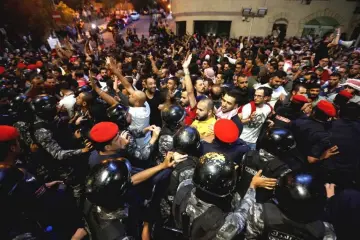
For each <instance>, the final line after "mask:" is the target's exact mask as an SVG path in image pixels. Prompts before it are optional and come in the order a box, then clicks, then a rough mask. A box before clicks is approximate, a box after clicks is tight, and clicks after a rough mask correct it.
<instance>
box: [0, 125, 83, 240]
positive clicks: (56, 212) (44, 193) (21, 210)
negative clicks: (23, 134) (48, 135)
mask: <svg viewBox="0 0 360 240" xmlns="http://www.w3.org/2000/svg"><path fill="white" fill-rule="evenodd" d="M0 132H1V137H0V145H1V148H0V163H1V164H0V201H1V205H2V206H4V207H3V208H2V214H1V215H2V218H1V219H2V220H4V221H5V222H4V224H0V229H1V230H0V231H2V233H4V231H5V233H4V234H1V236H2V237H4V238H5V239H8V238H7V236H8V234H9V233H10V234H13V233H16V234H20V235H23V234H25V235H24V236H23V237H24V239H34V238H31V236H33V234H35V235H36V236H38V237H39V239H47V237H46V236H43V234H44V231H45V232H46V231H50V230H51V228H50V229H49V228H48V229H47V226H52V227H53V230H54V233H48V234H50V235H52V234H56V236H57V237H59V239H70V238H71V236H73V235H74V233H75V232H77V234H80V235H82V236H84V235H86V232H85V230H84V229H83V227H84V223H83V221H82V218H81V213H80V212H78V211H77V208H76V204H75V202H74V201H73V198H72V196H71V195H69V194H66V193H65V192H59V191H56V188H55V189H53V190H48V188H50V187H55V186H58V184H59V183H61V181H53V182H50V183H46V184H42V183H40V182H39V181H38V180H37V179H36V178H35V177H34V176H33V175H31V174H30V173H29V172H28V171H27V170H25V169H23V168H22V169H19V168H17V167H15V163H16V159H17V157H18V155H19V153H20V151H21V148H20V144H19V141H18V138H19V132H18V131H17V129H16V128H14V127H11V126H4V125H2V126H0ZM61 184H62V183H61ZM54 190H55V191H54ZM2 220H1V221H2ZM79 228H81V229H79ZM8 230H10V232H8ZM13 237H14V236H13ZM48 237H49V236H48ZM10 239H13V238H10ZM19 239H23V238H19ZM79 239H81V238H79Z"/></svg>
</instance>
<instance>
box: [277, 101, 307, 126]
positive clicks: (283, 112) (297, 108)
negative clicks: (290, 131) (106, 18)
mask: <svg viewBox="0 0 360 240" xmlns="http://www.w3.org/2000/svg"><path fill="white" fill-rule="evenodd" d="M307 102H308V99H307V98H306V97H304V96H303V95H294V96H293V98H292V101H291V103H289V104H288V105H284V106H281V107H279V108H277V109H276V114H275V115H274V117H273V119H272V120H273V121H274V127H280V128H289V127H290V123H291V121H294V120H295V119H297V118H299V117H301V116H304V115H305V114H304V113H303V112H302V111H301V107H302V106H303V105H304V104H305V103H307Z"/></svg>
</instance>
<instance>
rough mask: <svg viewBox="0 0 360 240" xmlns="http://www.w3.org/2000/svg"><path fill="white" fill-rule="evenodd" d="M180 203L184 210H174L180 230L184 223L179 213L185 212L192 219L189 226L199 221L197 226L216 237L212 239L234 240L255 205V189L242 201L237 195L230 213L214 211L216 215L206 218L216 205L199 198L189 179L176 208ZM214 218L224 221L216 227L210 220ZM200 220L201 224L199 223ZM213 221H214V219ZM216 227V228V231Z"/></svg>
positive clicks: (180, 193) (179, 194)
mask: <svg viewBox="0 0 360 240" xmlns="http://www.w3.org/2000/svg"><path fill="white" fill-rule="evenodd" d="M183 195H185V196H184V198H182V199H180V196H183ZM178 202H180V203H182V206H183V208H184V209H179V210H178V211H176V210H175V208H176V207H175V208H173V213H174V216H175V221H177V225H178V226H179V227H180V228H182V227H183V222H182V219H181V216H179V213H180V212H183V211H184V212H185V213H186V215H187V216H189V218H190V219H189V223H188V224H189V225H190V226H191V225H193V224H194V222H195V221H196V220H198V221H197V225H200V227H199V228H202V231H203V232H209V233H210V234H212V235H213V237H214V238H212V239H232V238H234V237H235V236H237V235H238V234H239V233H240V232H241V231H242V230H243V229H244V227H245V224H246V219H247V218H248V213H249V209H250V207H251V206H252V205H253V204H254V203H255V189H253V188H249V189H248V190H247V193H246V194H245V196H244V198H243V199H241V197H240V195H239V194H237V193H235V194H234V196H233V198H232V201H231V210H230V211H229V212H226V213H225V212H222V211H212V214H214V215H212V216H211V215H210V216H205V214H206V212H207V211H208V210H209V209H211V208H212V207H214V206H215V205H213V204H209V203H206V202H204V201H202V200H200V199H199V198H197V197H196V196H195V187H194V185H193V184H192V180H191V179H188V180H185V181H183V182H182V183H181V184H180V186H179V188H178V191H177V194H176V198H175V200H174V206H176V204H177V203H178ZM213 212H215V213H213ZM215 214H216V215H215ZM214 216H216V218H217V219H215V220H219V218H221V219H222V222H221V224H218V225H215V224H216V223H214V222H213V221H210V218H211V217H214ZM199 219H200V221H201V222H199ZM211 220H214V218H213V219H211ZM207 223H208V224H207ZM214 226H216V227H215V229H214ZM195 239H196V238H195ZM209 239H210V238H209Z"/></svg>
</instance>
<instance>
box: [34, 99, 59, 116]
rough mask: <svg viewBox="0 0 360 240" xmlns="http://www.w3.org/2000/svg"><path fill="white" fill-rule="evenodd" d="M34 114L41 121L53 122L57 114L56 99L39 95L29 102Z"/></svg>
mask: <svg viewBox="0 0 360 240" xmlns="http://www.w3.org/2000/svg"><path fill="white" fill-rule="evenodd" d="M31 108H32V110H33V111H34V113H35V114H36V115H37V116H39V117H40V118H41V119H43V120H48V121H51V120H54V117H55V116H56V114H57V109H56V99H55V97H53V96H51V95H39V96H37V97H35V98H34V99H33V100H32V102H31Z"/></svg>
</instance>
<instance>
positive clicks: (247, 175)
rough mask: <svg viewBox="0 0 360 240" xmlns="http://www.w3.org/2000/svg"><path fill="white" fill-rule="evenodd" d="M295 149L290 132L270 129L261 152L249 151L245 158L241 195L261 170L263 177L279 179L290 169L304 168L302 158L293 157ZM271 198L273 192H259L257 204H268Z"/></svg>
mask: <svg viewBox="0 0 360 240" xmlns="http://www.w3.org/2000/svg"><path fill="white" fill-rule="evenodd" d="M295 147H296V142H295V139H294V137H293V135H292V134H291V132H290V131H289V130H287V129H284V128H271V129H269V130H268V131H267V133H266V135H265V137H264V139H263V140H262V141H261V144H260V149H259V151H249V152H247V153H246V154H245V156H244V158H243V162H242V176H241V180H240V182H239V187H238V188H239V192H240V195H241V196H244V195H245V193H246V189H247V188H248V186H249V183H250V182H251V179H252V178H253V176H254V175H255V174H256V172H258V171H259V170H263V175H264V176H266V177H271V178H278V177H280V176H281V175H282V174H284V172H288V171H290V168H301V167H302V166H303V163H302V162H301V158H300V159H298V158H296V157H297V156H296V155H295V156H294V155H293V151H294V150H295ZM271 197H272V192H271V191H267V190H265V189H258V190H257V194H256V200H257V202H261V203H263V202H266V201H267V200H269V199H270V198H271Z"/></svg>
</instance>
